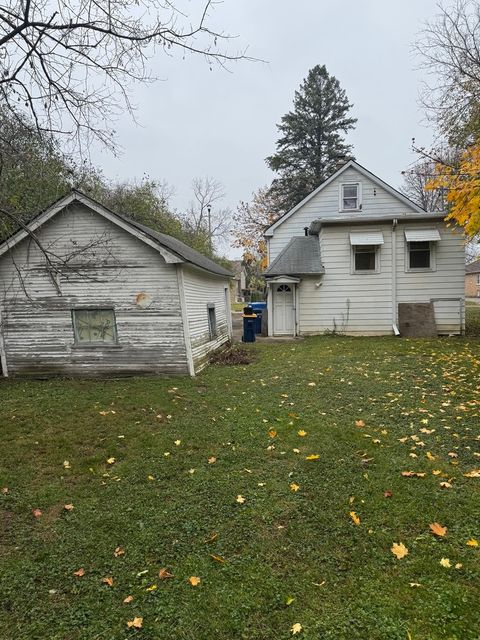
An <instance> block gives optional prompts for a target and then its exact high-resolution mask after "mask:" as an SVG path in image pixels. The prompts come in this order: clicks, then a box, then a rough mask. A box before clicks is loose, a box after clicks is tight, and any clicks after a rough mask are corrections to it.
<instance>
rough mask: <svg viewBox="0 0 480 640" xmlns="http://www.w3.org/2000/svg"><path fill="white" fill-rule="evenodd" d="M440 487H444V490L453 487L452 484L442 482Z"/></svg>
mask: <svg viewBox="0 0 480 640" xmlns="http://www.w3.org/2000/svg"><path fill="white" fill-rule="evenodd" d="M440 486H441V487H442V489H451V488H452V485H451V483H450V482H440Z"/></svg>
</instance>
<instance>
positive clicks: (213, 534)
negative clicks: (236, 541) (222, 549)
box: [204, 531, 218, 544]
mask: <svg viewBox="0 0 480 640" xmlns="http://www.w3.org/2000/svg"><path fill="white" fill-rule="evenodd" d="M217 538H218V533H215V531H212V533H211V534H210V535H209V536H208V538H206V540H204V542H205V544H208V543H209V542H213V541H214V540H216V539H217Z"/></svg>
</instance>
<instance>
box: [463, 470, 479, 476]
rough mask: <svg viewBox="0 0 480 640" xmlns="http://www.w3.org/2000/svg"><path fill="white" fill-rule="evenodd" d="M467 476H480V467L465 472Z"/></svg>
mask: <svg viewBox="0 0 480 640" xmlns="http://www.w3.org/2000/svg"><path fill="white" fill-rule="evenodd" d="M463 475H464V476H465V478H480V469H472V471H467V473H464V474H463Z"/></svg>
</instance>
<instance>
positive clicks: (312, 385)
mask: <svg viewBox="0 0 480 640" xmlns="http://www.w3.org/2000/svg"><path fill="white" fill-rule="evenodd" d="M307 386H309V387H316V386H317V383H316V382H309V383H308V385H307Z"/></svg>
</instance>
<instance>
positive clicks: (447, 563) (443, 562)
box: [440, 558, 452, 569]
mask: <svg viewBox="0 0 480 640" xmlns="http://www.w3.org/2000/svg"><path fill="white" fill-rule="evenodd" d="M440 564H441V565H442V567H445V569H450V567H451V566H452V563H451V562H450V560H449V559H448V558H442V559H441V560H440Z"/></svg>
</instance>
